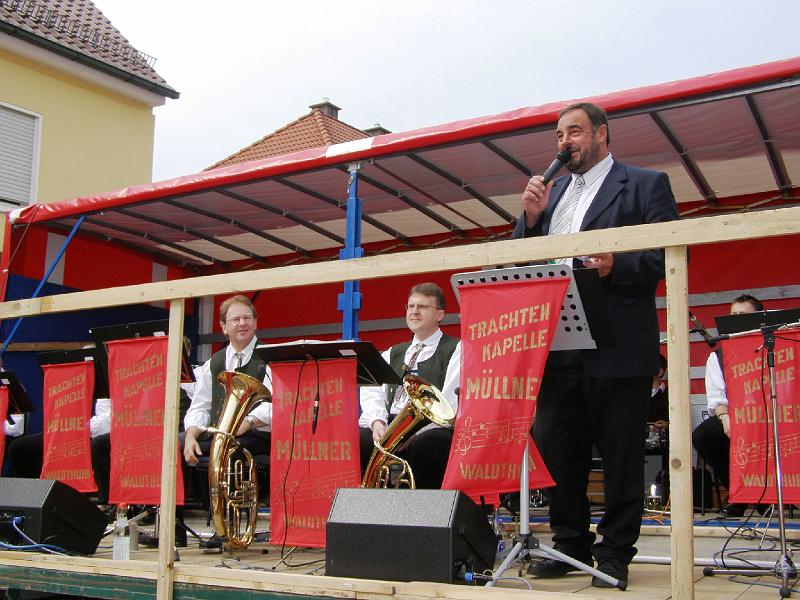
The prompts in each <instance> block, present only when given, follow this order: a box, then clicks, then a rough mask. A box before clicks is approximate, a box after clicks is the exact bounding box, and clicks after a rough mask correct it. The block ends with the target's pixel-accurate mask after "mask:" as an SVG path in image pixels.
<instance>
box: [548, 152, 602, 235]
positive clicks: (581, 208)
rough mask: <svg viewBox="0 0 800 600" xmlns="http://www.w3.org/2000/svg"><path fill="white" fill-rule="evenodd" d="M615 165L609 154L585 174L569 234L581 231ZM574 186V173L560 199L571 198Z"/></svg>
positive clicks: (551, 224)
mask: <svg viewBox="0 0 800 600" xmlns="http://www.w3.org/2000/svg"><path fill="white" fill-rule="evenodd" d="M613 165H614V157H612V156H611V153H610V152H609V153H608V154H607V155H606V157H605V158H604V159H603V160H601V161H600V162H599V163H597V164H596V165H595V166H593V167H592V168H591V169H589V170H588V171H586V173H584V174H583V182H584V183H583V192H581V197H580V199H579V200H578V206H577V207H575V213H574V214H573V215H572V227H570V229H569V231H568V232H567V233H576V232H578V231H580V230H581V225H583V219H584V218H585V217H586V213H587V212H588V211H589V207H590V206H591V205H592V200H594V197H595V196H596V195H597V192H598V190H599V189H600V186H601V185H603V182H604V181H605V180H606V175H608V173H609V171H611V167H612V166H613ZM574 186H575V174H574V173H573V174H572V179H571V180H570V182H569V185H568V186H567V189H566V190H564V193H563V194H562V195H561V198H560V199H561V200H563V199H566V198H569V194H570V192H571V191H572V188H573V187H574ZM552 226H553V223H550V227H551V228H552Z"/></svg>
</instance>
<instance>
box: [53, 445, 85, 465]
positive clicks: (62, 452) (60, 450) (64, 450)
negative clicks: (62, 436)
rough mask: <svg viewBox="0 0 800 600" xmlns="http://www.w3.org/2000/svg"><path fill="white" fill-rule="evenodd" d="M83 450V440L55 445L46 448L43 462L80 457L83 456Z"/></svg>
mask: <svg viewBox="0 0 800 600" xmlns="http://www.w3.org/2000/svg"><path fill="white" fill-rule="evenodd" d="M84 448H85V442H84V440H74V441H71V442H68V443H66V444H55V445H52V446H48V448H47V455H46V457H45V462H50V461H51V460H62V459H64V458H74V457H76V456H80V455H81V454H83V452H84Z"/></svg>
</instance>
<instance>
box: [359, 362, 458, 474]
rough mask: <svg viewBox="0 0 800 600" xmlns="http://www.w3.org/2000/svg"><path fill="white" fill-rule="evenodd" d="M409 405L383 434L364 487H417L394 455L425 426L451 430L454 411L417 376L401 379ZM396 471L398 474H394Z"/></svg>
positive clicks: (407, 470) (366, 471) (406, 469)
mask: <svg viewBox="0 0 800 600" xmlns="http://www.w3.org/2000/svg"><path fill="white" fill-rule="evenodd" d="M403 385H404V386H405V388H406V393H407V394H408V402H407V403H406V405H405V406H404V407H403V410H401V411H400V413H399V414H398V415H397V416H396V417H395V418H394V420H393V421H392V422H391V424H390V425H389V428H388V429H387V430H386V431H385V432H384V434H383V436H382V437H381V439H380V442H375V450H373V451H372V456H371V457H370V459H369V463H367V468H366V469H365V470H364V478H363V479H362V480H361V487H363V488H387V487H389V485H390V484H392V487H395V488H399V487H408V488H411V489H414V488H416V484H415V482H414V473H413V471H412V470H411V465H409V464H408V461H407V460H404V459H402V458H400V457H399V456H397V455H396V454H395V453H396V452H400V451H402V450H403V449H404V448H405V447H406V446H407V445H408V443H409V442H410V441H411V438H412V437H413V436H414V434H415V433H417V432H418V431H419V430H420V429H422V428H423V427H424V426H426V425H428V423H436V424H437V425H439V426H440V427H452V425H453V421H454V420H455V416H456V415H455V411H454V410H453V407H452V406H451V405H450V403H449V402H448V401H447V399H446V398H445V397H444V396H443V395H442V393H441V392H440V391H439V390H438V389H436V387H435V386H433V385H431V384H430V383H429V382H428V381H426V380H425V379H423V378H422V377H418V376H417V375H406V376H405V377H403ZM397 470H399V474H398V473H394V474H393V471H397Z"/></svg>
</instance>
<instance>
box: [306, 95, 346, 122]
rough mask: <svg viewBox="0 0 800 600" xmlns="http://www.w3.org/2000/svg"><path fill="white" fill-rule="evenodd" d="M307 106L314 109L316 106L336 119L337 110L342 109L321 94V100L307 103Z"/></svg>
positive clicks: (337, 117)
mask: <svg viewBox="0 0 800 600" xmlns="http://www.w3.org/2000/svg"><path fill="white" fill-rule="evenodd" d="M308 108H310V109H311V110H314V109H315V108H316V109H318V110H319V111H320V112H321V113H322V114H324V115H328V116H329V117H332V118H334V119H336V120H337V121H338V120H339V111H340V110H342V109H341V108H339V107H338V106H336V105H335V104H334V103H333V102H331V101H330V100H329V99H328V98H327V97H326V96H323V97H322V100H320V101H319V102H317V103H316V104H311V105H309V107H308Z"/></svg>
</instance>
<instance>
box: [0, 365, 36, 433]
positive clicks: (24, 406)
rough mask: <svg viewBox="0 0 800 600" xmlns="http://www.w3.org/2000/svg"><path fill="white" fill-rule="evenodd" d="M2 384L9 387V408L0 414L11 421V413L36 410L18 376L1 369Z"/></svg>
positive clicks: (0, 382)
mask: <svg viewBox="0 0 800 600" xmlns="http://www.w3.org/2000/svg"><path fill="white" fill-rule="evenodd" d="M0 386H3V387H7V388H8V409H7V410H6V414H4V415H0V418H4V419H5V420H6V421H8V422H9V423H11V415H12V414H18V413H30V412H34V411H36V408H35V407H34V406H33V403H32V402H31V401H30V399H29V398H28V394H27V392H25V388H24V387H23V385H22V383H21V382H20V380H19V379H17V376H16V375H14V373H12V372H11V371H0Z"/></svg>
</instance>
